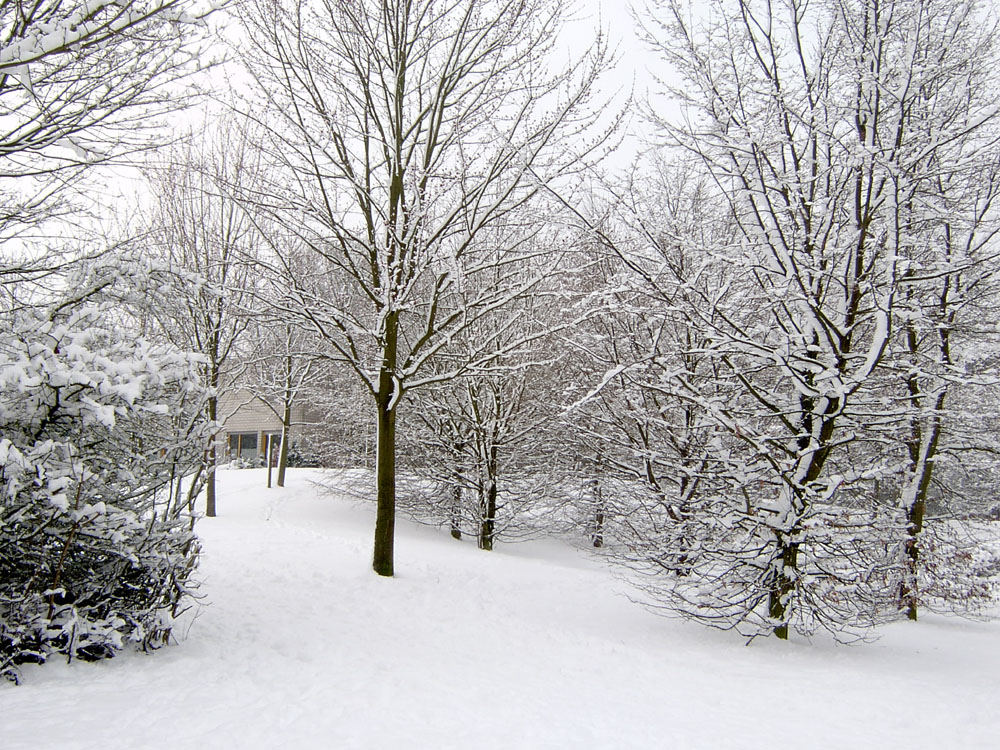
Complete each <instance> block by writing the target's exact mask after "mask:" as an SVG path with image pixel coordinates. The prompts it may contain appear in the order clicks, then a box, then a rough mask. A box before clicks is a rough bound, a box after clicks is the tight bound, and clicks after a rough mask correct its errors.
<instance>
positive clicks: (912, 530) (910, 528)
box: [899, 498, 925, 621]
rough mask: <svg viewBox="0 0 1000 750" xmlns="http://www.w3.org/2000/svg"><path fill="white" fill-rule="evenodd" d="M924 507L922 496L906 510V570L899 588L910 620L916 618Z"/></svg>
mask: <svg viewBox="0 0 1000 750" xmlns="http://www.w3.org/2000/svg"><path fill="white" fill-rule="evenodd" d="M924 508H925V502H924V500H923V498H921V499H918V500H917V501H916V502H915V503H913V505H912V506H910V507H909V508H908V509H907V511H906V531H907V534H908V535H909V536H908V538H907V540H906V546H905V549H906V571H905V574H904V577H903V584H902V586H901V588H900V592H899V593H900V601H901V603H902V605H903V606H904V607H905V608H906V617H907V618H908V619H910V620H913V621H916V619H917V599H918V594H917V572H918V570H919V564H920V546H919V544H918V541H919V539H920V532H921V531H922V530H923V528H924Z"/></svg>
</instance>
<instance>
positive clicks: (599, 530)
mask: <svg viewBox="0 0 1000 750" xmlns="http://www.w3.org/2000/svg"><path fill="white" fill-rule="evenodd" d="M591 487H592V489H593V495H594V528H593V531H591V533H590V542H591V544H593V545H594V547H595V548H597V549H600V548H601V547H603V546H604V493H603V492H602V491H601V480H600V479H597V478H595V479H593V480H592V483H591Z"/></svg>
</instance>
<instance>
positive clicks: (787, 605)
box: [650, 0, 995, 638]
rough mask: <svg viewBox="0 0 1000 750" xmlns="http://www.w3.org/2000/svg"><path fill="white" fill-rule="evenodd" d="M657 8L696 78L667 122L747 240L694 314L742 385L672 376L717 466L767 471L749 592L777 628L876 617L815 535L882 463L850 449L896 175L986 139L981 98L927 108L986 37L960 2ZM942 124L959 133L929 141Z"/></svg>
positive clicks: (904, 217)
mask: <svg viewBox="0 0 1000 750" xmlns="http://www.w3.org/2000/svg"><path fill="white" fill-rule="evenodd" d="M654 5H655V8H656V13H655V14H654V15H651V16H650V24H651V28H652V29H653V33H652V37H653V39H654V41H655V42H656V43H657V44H659V45H660V48H661V49H662V51H663V52H664V54H665V56H666V57H667V58H668V59H669V60H670V61H671V62H672V63H673V64H674V65H675V66H676V68H677V69H678V70H679V71H680V72H681V73H682V75H683V76H684V78H685V81H686V84H685V87H684V88H683V89H682V90H681V89H678V90H676V91H675V92H674V93H675V94H676V96H677V97H678V98H679V99H680V101H681V102H682V104H683V105H684V106H685V107H686V108H687V111H688V113H689V115H690V116H689V117H688V118H687V119H686V121H685V124H683V125H677V124H674V123H671V122H668V121H666V120H662V121H661V125H662V126H663V129H664V131H665V132H667V133H668V134H669V135H670V136H671V138H672V139H673V141H674V142H675V143H676V144H677V145H678V146H680V147H682V148H684V149H686V150H688V151H689V152H692V153H694V154H696V155H697V156H698V157H699V158H700V159H701V160H702V161H703V163H704V164H705V166H706V168H707V169H708V170H709V171H710V173H711V174H712V175H713V177H714V179H715V180H716V183H717V185H718V191H719V192H718V194H719V195H720V196H723V197H725V198H726V199H727V200H728V202H729V205H730V209H731V216H732V220H733V221H734V223H735V226H736V227H737V228H738V230H739V232H740V235H741V236H740V238H739V241H738V242H737V243H734V244H733V245H732V246H730V247H729V248H725V249H723V250H722V251H721V252H718V253H717V258H718V260H719V261H720V262H725V263H729V264H732V265H733V266H734V268H735V269H737V270H736V272H735V273H734V274H733V275H732V277H731V280H730V287H729V288H728V289H727V293H726V295H725V296H716V297H715V298H714V299H710V300H709V299H706V300H704V301H703V303H702V304H700V305H692V306H689V307H688V312H689V314H690V315H691V321H692V323H693V324H695V325H696V327H697V328H698V329H699V330H700V331H701V332H702V334H703V335H704V336H705V337H706V339H707V340H708V346H706V347H705V351H707V352H710V353H711V356H712V358H713V359H714V360H715V362H716V363H717V366H718V368H719V373H720V375H721V376H722V377H724V378H725V379H726V380H727V381H728V382H729V383H730V384H731V386H732V388H733V389H734V390H733V392H734V394H735V396H734V398H732V399H731V400H729V402H728V403H723V402H720V401H718V400H717V399H715V398H714V397H706V396H703V395H701V394H699V391H698V389H697V388H692V387H691V385H692V384H691V383H690V382H689V381H686V380H685V379H684V377H683V374H682V375H681V376H680V377H672V378H670V380H671V381H673V387H672V390H673V391H674V392H677V393H683V392H684V391H685V390H686V391H687V392H688V394H689V395H690V397H691V398H692V399H694V400H695V401H696V402H697V403H699V404H700V405H701V406H702V407H704V409H705V410H706V413H707V414H709V415H711V417H712V419H713V420H714V421H715V422H716V424H717V425H718V426H720V427H721V428H723V429H724V430H725V431H726V432H727V433H728V435H729V438H728V439H727V440H725V441H723V442H722V443H721V444H720V445H719V448H720V450H721V451H722V452H721V453H719V457H722V456H731V455H734V454H732V453H731V451H733V448H734V446H741V451H742V453H743V455H744V457H743V458H742V459H740V461H739V462H738V463H737V464H731V468H733V469H738V472H737V474H739V475H742V476H743V477H744V478H745V480H746V479H749V478H752V479H754V480H755V482H756V481H757V480H759V484H754V485H752V486H753V487H754V489H753V491H752V492H751V493H748V496H747V513H746V517H747V521H748V524H749V525H748V527H747V536H746V537H745V539H746V543H745V544H744V545H743V546H742V547H741V549H742V552H741V553H740V554H741V555H746V558H745V564H746V567H745V568H744V573H746V575H748V576H749V578H745V579H744V580H743V582H742V584H741V585H744V586H747V587H749V588H747V589H746V593H745V595H743V596H742V598H741V600H740V601H742V602H743V604H744V605H745V606H746V607H747V610H746V611H747V612H750V611H752V610H753V609H754V608H756V607H759V608H760V609H761V611H760V613H759V615H760V617H759V619H757V620H756V623H757V625H756V626H759V627H768V628H771V629H773V632H774V633H775V634H776V635H777V636H778V637H780V638H786V637H787V635H788V632H789V626H790V625H791V624H792V623H793V622H795V623H797V624H796V626H797V627H800V628H803V629H805V630H809V629H811V628H812V627H813V626H815V625H817V624H818V625H824V626H827V627H830V628H831V629H839V628H841V627H843V626H845V625H846V624H847V623H848V622H854V623H862V622H863V621H868V622H871V621H873V619H877V614H876V613H875V611H874V610H872V609H871V606H870V605H872V606H873V602H875V600H876V599H878V598H879V597H880V596H882V594H883V593H884V592H881V591H879V590H876V589H877V587H875V588H871V589H870V591H869V593H870V594H871V601H862V600H863V599H864V598H865V597H864V596H863V595H862V594H861V593H858V592H860V589H859V588H858V583H859V581H860V580H861V579H860V578H858V576H857V575H855V574H852V573H847V572H846V571H848V570H850V566H849V565H845V566H841V564H840V563H839V562H838V560H842V559H843V554H846V553H845V552H844V549H845V548H844V547H842V546H841V545H840V544H839V543H838V542H836V540H835V538H834V537H832V536H830V535H829V534H828V532H827V531H825V530H823V531H819V532H816V530H817V529H822V528H823V527H824V524H826V523H828V522H833V521H832V520H831V517H829V516H828V513H830V512H831V510H833V509H834V508H835V507H836V503H835V500H836V499H838V498H839V499H843V498H847V497H849V496H850V495H851V493H852V491H854V489H857V488H859V487H860V486H861V485H862V484H863V483H864V481H866V477H868V478H870V477H871V476H872V475H873V472H874V473H878V472H879V471H889V470H890V467H888V466H885V465H882V466H881V467H879V466H868V467H857V466H855V465H854V463H855V462H854V461H853V460H851V459H852V456H851V452H852V451H857V449H858V446H859V442H858V441H859V435H862V434H864V433H865V430H866V428H867V426H868V423H869V422H870V421H871V420H872V419H873V418H875V415H877V414H879V408H878V404H879V398H880V395H879V394H878V388H877V381H878V378H877V375H878V372H879V368H880V367H881V366H882V365H883V364H884V362H885V361H886V353H887V351H889V349H890V346H891V344H892V327H893V325H894V322H895V319H894V317H893V313H894V311H896V310H897V309H898V305H899V300H900V294H901V292H900V290H901V289H902V288H903V285H904V283H905V282H906V281H907V269H908V268H909V265H908V263H907V261H906V255H907V253H908V249H907V248H908V247H909V246H910V245H911V244H912V242H913V233H912V221H911V220H912V219H913V218H914V216H913V214H912V213H911V212H910V204H909V203H908V199H907V197H906V196H907V189H908V188H904V186H906V185H908V186H915V185H916V184H918V183H923V182H924V179H923V175H924V174H925V173H926V170H925V166H926V165H927V164H928V163H934V162H935V159H936V158H938V159H940V161H939V162H938V165H939V167H940V166H943V165H945V164H947V163H948V162H947V159H946V158H945V154H946V153H947V151H948V149H949V148H950V145H949V144H951V143H953V142H954V141H955V140H956V139H958V140H963V139H969V138H970V137H971V136H972V134H974V133H981V132H982V131H983V128H984V126H985V124H986V123H987V122H989V120H990V119H991V118H992V117H993V116H994V111H995V110H994V109H993V108H992V107H989V106H988V107H984V108H980V107H978V106H974V107H973V109H972V110H971V111H970V112H969V113H968V114H969V116H968V117H965V118H964V119H963V118H961V117H959V118H957V119H955V120H954V121H949V122H945V121H939V119H938V118H937V115H935V116H934V117H930V116H929V115H928V111H927V107H926V106H925V105H923V104H921V100H922V99H924V98H925V97H928V96H931V97H933V93H932V92H933V91H935V90H938V89H937V86H939V85H942V84H943V82H944V81H945V80H947V81H948V83H947V86H949V87H955V88H956V89H958V90H961V91H962V92H963V93H962V94H961V96H966V95H967V93H968V92H969V88H968V86H967V85H966V84H967V83H968V82H969V81H970V79H969V78H968V77H967V75H966V71H967V70H968V69H969V66H968V61H969V60H971V59H972V57H973V56H975V55H976V54H980V53H983V52H984V51H985V50H986V48H985V47H984V46H983V45H982V44H981V41H982V38H981V37H980V36H979V32H978V31H976V29H975V27H974V26H972V25H970V23H968V22H966V21H961V20H960V18H959V17H960V16H962V15H963V14H964V13H965V12H966V11H955V12H952V9H951V7H950V5H949V4H946V3H938V2H936V1H935V0H926V1H924V2H919V3H894V2H876V1H875V0H840V1H838V2H836V3H832V4H826V5H823V6H816V5H813V4H808V3H804V2H797V1H795V0H793V1H791V2H787V3H783V4H781V5H780V6H779V5H774V4H766V3H760V4H758V3H754V2H749V1H746V2H744V1H742V0H736V1H734V2H728V1H727V0H722V1H720V2H715V3H712V4H711V5H710V6H709V7H708V8H707V9H705V11H704V13H699V14H698V15H694V14H692V13H690V12H689V10H690V9H689V8H687V7H686V6H685V5H684V4H683V3H681V2H663V3H655V4H654ZM968 12H969V16H968V21H969V22H971V21H972V19H974V18H980V19H982V16H981V14H979V15H977V12H976V11H975V10H974V9H973V10H969V11H968ZM945 18H947V19H949V20H948V21H947V23H952V24H953V25H954V28H953V30H952V31H951V32H948V33H945V32H944V31H943V29H942V28H939V26H940V25H941V24H942V23H944V21H943V20H942V19H945ZM986 28H989V26H988V25H987V27H986ZM948 34H950V35H951V36H949V35H948ZM949 106H950V105H947V104H943V107H944V109H942V114H943V112H944V110H945V109H948V108H949ZM953 115H954V113H953ZM936 123H940V125H942V126H944V127H945V128H946V132H949V135H948V136H947V137H944V138H938V137H936V136H935V137H928V135H929V133H930V132H931V131H935V132H941V131H939V130H937V124H936ZM690 288H691V287H690V285H688V286H685V285H684V282H682V283H681V284H680V285H678V286H676V289H677V291H687V290H689V289H690ZM705 303H708V304H705ZM855 458H856V456H855ZM745 480H744V487H746V484H745ZM824 518H825V519H827V520H826V521H824V520H823V519H824ZM858 538H859V539H860V536H859V537H858ZM831 540H833V541H831ZM873 565H875V566H876V567H879V569H880V570H882V571H883V572H885V567H884V566H887V565H891V563H890V562H889V561H882V562H878V563H873ZM732 570H734V571H735V570H736V569H735V568H733V569H732ZM754 571H756V572H754ZM880 575H881V574H880ZM886 575H890V577H891V574H889V573H886ZM865 580H866V582H869V581H872V580H874V578H873V577H872V576H869V578H868V579H865ZM829 585H833V586H834V587H835V588H836V587H837V586H840V585H846V586H847V587H848V588H849V589H850V588H851V587H854V588H853V590H854V591H855V592H856V593H855V595H854V598H853V600H852V599H850V598H848V599H845V600H841V601H853V602H854V603H856V604H858V606H857V607H856V608H855V607H846V608H845V607H839V606H837V604H836V602H833V603H831V602H832V600H831V599H830V598H829V597H826V596H824V595H823V593H822V591H823V589H824V587H825V586H829ZM752 592H757V593H758V594H759V596H758V595H757V594H754V593H752ZM796 610H798V611H797V612H796ZM730 622H732V620H730ZM743 622H744V624H745V623H746V621H745V620H744V621H743ZM752 627H753V626H751V629H752Z"/></svg>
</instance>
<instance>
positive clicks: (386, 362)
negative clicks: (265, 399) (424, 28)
mask: <svg viewBox="0 0 1000 750" xmlns="http://www.w3.org/2000/svg"><path fill="white" fill-rule="evenodd" d="M385 327H386V331H385V348H384V350H383V356H382V368H381V372H380V373H379V379H378V394H377V395H376V398H375V401H376V411H377V414H376V422H377V424H376V431H377V436H376V441H377V449H376V454H375V493H376V504H377V507H376V511H375V551H374V554H373V555H372V568H373V569H374V570H375V572H376V573H378V574H379V575H380V576H391V575H392V553H393V542H394V536H395V525H396V404H397V402H398V400H399V397H398V394H396V382H395V371H396V336H397V333H398V331H397V328H398V319H397V316H396V314H395V313H389V314H388V315H386V322H385Z"/></svg>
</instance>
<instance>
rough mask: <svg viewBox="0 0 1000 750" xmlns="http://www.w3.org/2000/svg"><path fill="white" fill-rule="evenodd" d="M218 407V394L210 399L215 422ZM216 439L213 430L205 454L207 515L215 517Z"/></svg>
mask: <svg viewBox="0 0 1000 750" xmlns="http://www.w3.org/2000/svg"><path fill="white" fill-rule="evenodd" d="M218 407H219V399H218V398H217V397H216V396H212V397H210V398H209V399H208V418H209V419H210V420H211V421H213V422H214V421H215V418H216V416H217V415H218ZM215 439H216V434H215V433H214V432H213V433H212V437H211V438H210V439H209V444H208V451H207V452H206V455H205V463H206V465H207V467H208V477H207V481H206V482H205V515H206V516H208V517H209V518H214V517H215V463H216V456H215Z"/></svg>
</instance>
